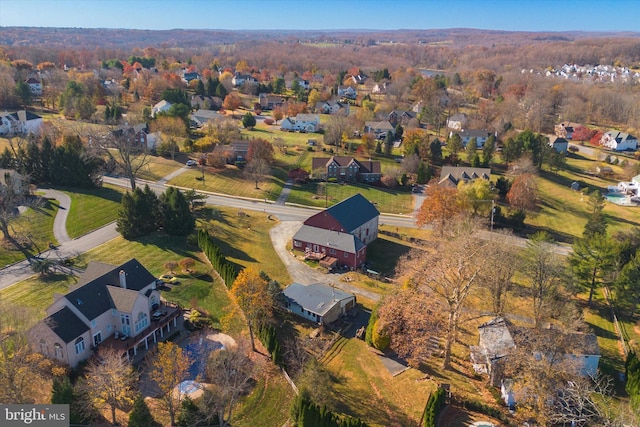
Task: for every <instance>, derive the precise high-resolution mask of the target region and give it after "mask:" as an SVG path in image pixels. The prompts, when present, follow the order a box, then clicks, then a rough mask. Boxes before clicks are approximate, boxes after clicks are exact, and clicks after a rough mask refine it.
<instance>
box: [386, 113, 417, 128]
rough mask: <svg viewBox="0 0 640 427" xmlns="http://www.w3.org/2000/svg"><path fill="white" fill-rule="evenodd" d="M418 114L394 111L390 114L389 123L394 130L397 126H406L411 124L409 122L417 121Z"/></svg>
mask: <svg viewBox="0 0 640 427" xmlns="http://www.w3.org/2000/svg"><path fill="white" fill-rule="evenodd" d="M416 117H417V114H416V113H415V112H413V111H410V110H409V111H405V110H393V111H392V112H390V113H389V123H391V126H393V127H394V128H395V127H396V126H397V125H402V126H406V125H407V123H409V120H411V119H415V118H416Z"/></svg>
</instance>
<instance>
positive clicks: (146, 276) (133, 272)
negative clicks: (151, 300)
mask: <svg viewBox="0 0 640 427" xmlns="http://www.w3.org/2000/svg"><path fill="white" fill-rule="evenodd" d="M107 267H108V265H107V264H102V263H99V264H96V265H95V266H93V267H92V268H91V270H90V269H89V268H87V271H88V272H89V273H90V274H100V275H99V276H95V277H92V278H91V279H90V280H89V281H87V282H86V284H84V285H83V286H80V287H79V288H77V289H76V290H74V291H72V292H69V293H68V294H67V295H65V298H66V299H67V300H69V302H70V303H71V304H72V305H73V306H75V307H76V308H77V309H78V310H79V311H80V312H81V313H82V314H83V315H84V316H85V317H86V318H87V319H89V320H93V319H95V318H96V317H98V316H99V315H101V314H102V313H104V312H105V311H107V310H110V309H111V308H114V307H115V305H114V302H113V300H112V299H111V295H110V294H109V291H108V290H107V287H106V286H107V285H112V286H116V287H119V286H120V276H119V272H120V270H124V272H125V273H126V280H127V289H131V290H133V291H139V290H141V289H143V288H144V287H146V286H148V285H149V284H150V283H151V282H153V281H154V280H155V277H154V276H153V275H152V274H151V273H149V271H148V270H147V269H146V268H144V267H143V266H142V264H140V263H139V262H138V260H136V259H131V260H129V261H127V262H125V263H124V264H122V265H120V266H118V267H114V266H111V270H108V271H105V270H107ZM82 282H83V280H82V279H81V283H82Z"/></svg>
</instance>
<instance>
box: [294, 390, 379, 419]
mask: <svg viewBox="0 0 640 427" xmlns="http://www.w3.org/2000/svg"><path fill="white" fill-rule="evenodd" d="M291 418H293V419H294V420H295V425H296V426H297V427H316V426H322V427H367V424H366V423H365V422H364V421H362V420H360V419H359V418H352V417H347V416H340V415H337V414H334V413H333V412H331V411H329V410H328V409H327V408H326V407H324V406H322V407H320V406H318V405H316V404H315V403H313V402H312V401H311V399H309V398H308V397H307V396H305V395H304V394H300V395H298V396H297V397H296V398H295V400H294V401H293V403H292V404H291Z"/></svg>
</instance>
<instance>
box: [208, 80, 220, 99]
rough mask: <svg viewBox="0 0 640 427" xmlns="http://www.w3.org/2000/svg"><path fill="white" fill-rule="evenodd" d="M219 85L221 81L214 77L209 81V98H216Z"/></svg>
mask: <svg viewBox="0 0 640 427" xmlns="http://www.w3.org/2000/svg"><path fill="white" fill-rule="evenodd" d="M218 84H220V80H218V79H217V78H216V79H214V78H212V77H209V78H208V79H207V96H214V95H215V94H216V89H217V87H218Z"/></svg>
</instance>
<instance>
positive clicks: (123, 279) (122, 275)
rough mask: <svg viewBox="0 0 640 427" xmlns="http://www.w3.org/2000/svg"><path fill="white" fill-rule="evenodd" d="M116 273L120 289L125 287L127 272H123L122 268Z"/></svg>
mask: <svg viewBox="0 0 640 427" xmlns="http://www.w3.org/2000/svg"><path fill="white" fill-rule="evenodd" d="M118 275H119V276H120V287H121V288H122V289H127V273H125V272H124V270H120V273H118Z"/></svg>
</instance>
